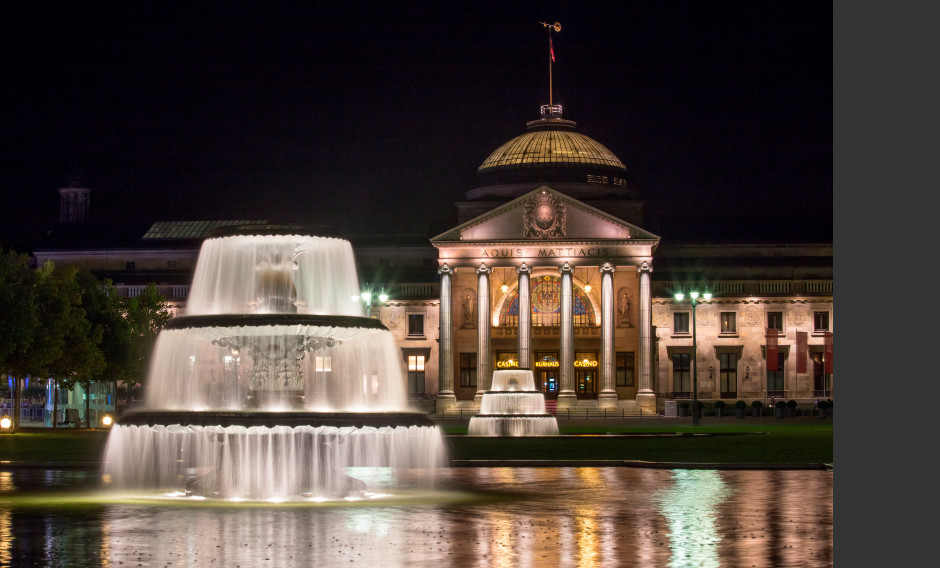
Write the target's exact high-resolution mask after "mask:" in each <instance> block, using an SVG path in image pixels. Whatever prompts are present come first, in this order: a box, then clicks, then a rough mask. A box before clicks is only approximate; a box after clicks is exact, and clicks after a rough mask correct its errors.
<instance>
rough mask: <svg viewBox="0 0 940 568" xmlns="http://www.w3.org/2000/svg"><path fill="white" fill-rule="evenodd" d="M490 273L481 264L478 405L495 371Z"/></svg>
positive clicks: (479, 274)
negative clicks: (492, 366)
mask: <svg viewBox="0 0 940 568" xmlns="http://www.w3.org/2000/svg"><path fill="white" fill-rule="evenodd" d="M490 272H491V270H490V269H489V268H487V267H486V264H483V263H480V267H479V268H477V269H476V273H477V394H476V396H474V397H473V399H474V401H475V402H476V403H477V404H480V401H481V400H482V399H483V393H485V392H486V391H488V390H489V389H490V384H492V381H493V371H492V370H491V365H492V364H491V363H490Z"/></svg>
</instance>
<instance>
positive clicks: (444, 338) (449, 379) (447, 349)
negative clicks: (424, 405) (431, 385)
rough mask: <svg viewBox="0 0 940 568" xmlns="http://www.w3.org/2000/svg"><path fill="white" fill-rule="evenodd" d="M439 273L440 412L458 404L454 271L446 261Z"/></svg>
mask: <svg viewBox="0 0 940 568" xmlns="http://www.w3.org/2000/svg"><path fill="white" fill-rule="evenodd" d="M437 273H438V274H440V275H441V307H440V316H441V317H440V326H441V328H440V332H439V335H438V338H439V340H440V345H439V351H440V352H439V364H438V373H439V374H438V385H437V400H436V401H435V406H436V410H437V412H438V413H439V414H440V413H441V412H443V411H444V410H445V409H446V408H448V407H450V406H454V405H455V404H457V396H456V395H455V394H454V335H453V321H454V303H453V298H452V292H451V286H452V282H451V280H452V275H453V273H454V271H453V269H452V268H451V267H449V266H447V264H446V263H445V264H444V266H442V267H441V268H440V270H438V271H437Z"/></svg>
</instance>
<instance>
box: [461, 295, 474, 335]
mask: <svg viewBox="0 0 940 568" xmlns="http://www.w3.org/2000/svg"><path fill="white" fill-rule="evenodd" d="M462 303H463V327H475V322H474V321H473V314H474V307H475V306H476V295H475V294H474V293H473V290H471V289H470V288H467V289H466V290H465V291H464V296H463V299H462Z"/></svg>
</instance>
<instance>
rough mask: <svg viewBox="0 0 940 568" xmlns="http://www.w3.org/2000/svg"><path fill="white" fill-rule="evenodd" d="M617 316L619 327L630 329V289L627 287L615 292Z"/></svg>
mask: <svg viewBox="0 0 940 568" xmlns="http://www.w3.org/2000/svg"><path fill="white" fill-rule="evenodd" d="M617 316H618V321H619V322H620V327H632V326H631V325H630V289H629V288H627V287H623V288H621V289H620V290H619V291H618V292H617Z"/></svg>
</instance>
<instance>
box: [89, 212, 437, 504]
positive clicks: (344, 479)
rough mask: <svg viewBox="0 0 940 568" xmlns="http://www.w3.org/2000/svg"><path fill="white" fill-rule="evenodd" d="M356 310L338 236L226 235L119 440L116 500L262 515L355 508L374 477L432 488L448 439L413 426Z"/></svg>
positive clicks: (394, 377) (168, 332)
mask: <svg viewBox="0 0 940 568" xmlns="http://www.w3.org/2000/svg"><path fill="white" fill-rule="evenodd" d="M358 294H359V284H358V278H357V275H356V271H355V263H354V259H353V252H352V246H351V245H350V243H349V242H348V241H347V240H345V239H344V238H342V237H341V236H340V235H339V234H338V233H336V232H335V231H333V230H331V229H325V228H320V227H318V228H311V227H300V226H274V225H243V226H236V227H224V228H220V229H216V230H215V231H214V232H213V233H211V234H210V235H209V237H208V238H207V239H206V241H205V242H204V243H203V245H202V248H201V250H200V253H199V260H198V262H197V265H196V271H195V275H194V277H193V284H192V289H191V292H190V296H189V300H188V302H187V307H186V313H185V315H181V316H178V317H176V318H174V319H172V320H170V322H169V324H168V325H167V327H166V329H165V330H164V331H162V332H161V334H160V336H159V337H158V339H157V343H156V345H155V347H154V353H153V360H152V363H151V366H150V370H149V375H148V379H147V385H146V389H147V390H146V395H145V398H144V403H143V404H142V406H141V407H140V408H139V409H137V410H134V411H131V412H128V413H127V414H125V415H124V416H122V417H121V418H120V419H119V420H118V421H117V424H116V425H115V426H114V427H113V428H112V431H111V433H110V435H109V437H108V443H107V446H106V449H105V454H104V470H103V473H104V474H105V475H104V477H105V479H107V480H108V484H109V486H110V487H113V488H116V489H124V490H132V489H133V490H136V489H154V490H161V491H181V492H182V491H185V492H187V493H190V494H198V495H202V496H212V497H220V498H235V499H253V500H258V499H289V498H296V497H302V496H309V497H314V498H340V497H348V496H350V495H353V494H355V493H357V492H362V491H366V490H369V489H371V488H372V487H370V483H373V482H372V481H370V479H371V478H376V477H378V478H382V479H383V481H382V483H383V487H382V488H381V489H383V490H384V489H385V488H386V487H387V485H388V477H389V475H391V476H392V477H394V471H397V470H401V469H409V470H419V471H421V472H424V474H425V476H424V477H425V478H426V479H433V472H434V470H435V469H436V468H438V467H441V466H443V465H444V464H445V462H446V448H445V444H444V439H443V436H442V434H441V431H440V429H439V428H438V427H437V426H436V425H435V424H434V423H433V422H432V421H431V420H430V418H428V417H427V416H426V415H425V414H422V413H418V412H414V411H412V410H409V408H408V404H407V395H406V393H405V390H404V385H405V382H404V380H403V376H402V371H401V362H400V358H399V357H397V356H396V349H395V345H394V342H393V340H392V337H391V334H390V332H389V331H388V329H387V328H385V326H383V325H382V324H381V323H380V322H379V321H378V320H375V319H372V318H367V317H363V316H362V315H361V306H360V304H359V302H358V300H357V299H355V298H356V297H358ZM353 468H386V469H387V470H388V471H385V472H383V473H382V474H381V475H372V476H367V475H359V476H358V477H357V476H355V475H351V474H350V473H349V472H350V471H358V470H354V469H353ZM373 473H374V472H373ZM375 489H379V488H377V487H376V488H375Z"/></svg>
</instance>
